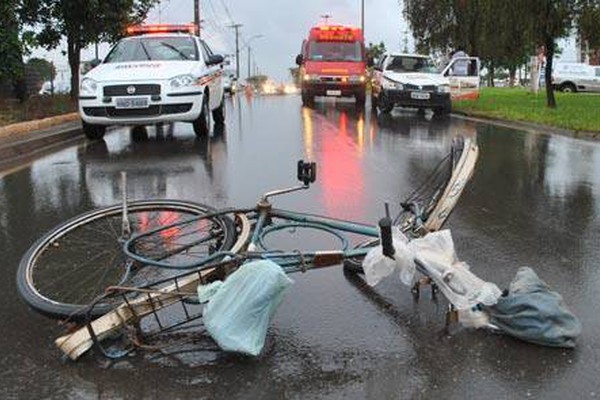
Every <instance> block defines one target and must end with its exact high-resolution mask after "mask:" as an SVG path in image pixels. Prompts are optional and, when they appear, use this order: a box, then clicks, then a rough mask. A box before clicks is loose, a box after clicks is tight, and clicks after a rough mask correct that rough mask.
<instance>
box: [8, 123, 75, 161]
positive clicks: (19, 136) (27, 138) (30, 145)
mask: <svg viewBox="0 0 600 400" xmlns="http://www.w3.org/2000/svg"><path fill="white" fill-rule="evenodd" d="M77 139H84V136H83V134H82V131H81V121H80V120H79V118H78V117H77V114H74V115H73V114H66V115H61V116H58V117H53V118H45V119H44V120H39V121H29V122H23V123H19V124H13V125H8V126H5V127H2V128H0V169H5V168H8V167H10V166H13V165H15V164H17V163H20V162H24V161H26V160H28V159H32V158H34V157H35V156H37V155H39V154H40V153H45V152H48V151H49V150H51V149H53V148H56V147H58V146H64V144H65V143H69V142H71V141H73V140H77Z"/></svg>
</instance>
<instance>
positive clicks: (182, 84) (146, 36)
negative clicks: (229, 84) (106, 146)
mask: <svg viewBox="0 0 600 400" xmlns="http://www.w3.org/2000/svg"><path fill="white" fill-rule="evenodd" d="M127 33H128V34H129V35H130V36H128V37H125V38H123V39H121V40H120V41H119V42H118V43H117V44H116V45H115V46H114V47H113V48H112V49H111V50H110V52H109V53H108V55H107V56H106V58H105V59H104V60H103V61H102V63H101V64H100V65H98V66H96V67H95V68H94V69H92V70H91V71H89V72H88V73H87V74H86V75H85V76H83V77H82V79H81V84H80V88H79V114H80V115H81V119H82V120H83V131H84V133H85V135H86V137H88V138H89V139H101V138H102V137H103V136H104V132H105V130H106V127H107V126H109V125H147V124H155V123H160V122H173V121H185V122H191V123H193V125H194V131H195V133H196V135H198V136H201V135H206V134H208V133H209V131H210V127H211V114H212V118H213V119H214V121H215V123H216V124H223V123H224V120H225V103H224V100H223V80H222V75H223V66H222V63H223V57H222V56H221V55H216V54H213V52H212V51H211V50H210V48H209V47H208V45H207V44H206V43H205V42H204V41H203V40H201V39H200V38H199V37H197V36H196V35H195V34H194V26H193V25H145V26H139V27H132V28H129V29H128V30H127Z"/></svg>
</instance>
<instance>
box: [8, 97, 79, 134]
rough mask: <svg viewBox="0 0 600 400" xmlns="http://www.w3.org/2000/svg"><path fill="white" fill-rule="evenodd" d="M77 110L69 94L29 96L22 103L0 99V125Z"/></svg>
mask: <svg viewBox="0 0 600 400" xmlns="http://www.w3.org/2000/svg"><path fill="white" fill-rule="evenodd" d="M76 110H77V102H75V101H73V100H72V99H71V97H70V96H69V95H55V96H39V95H35V96H31V97H30V98H29V99H27V101H25V102H24V103H19V101H18V100H14V99H0V126H4V125H8V124H13V123H17V122H22V121H31V120H35V119H41V118H47V117H52V116H55V115H61V114H67V113H70V112H74V111H76Z"/></svg>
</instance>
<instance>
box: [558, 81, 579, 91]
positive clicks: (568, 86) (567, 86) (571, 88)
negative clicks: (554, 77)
mask: <svg viewBox="0 0 600 400" xmlns="http://www.w3.org/2000/svg"><path fill="white" fill-rule="evenodd" d="M560 91H561V92H563V93H575V92H577V88H576V87H575V85H573V84H572V83H563V84H562V85H561V86H560Z"/></svg>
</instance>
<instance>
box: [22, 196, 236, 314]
mask: <svg viewBox="0 0 600 400" xmlns="http://www.w3.org/2000/svg"><path fill="white" fill-rule="evenodd" d="M127 208H128V215H129V220H130V221H131V228H132V231H133V232H136V231H139V230H144V229H148V230H149V229H152V228H155V227H158V226H164V225H167V224H171V223H173V220H177V219H179V218H182V217H187V216H192V217H197V216H202V215H205V214H208V213H211V212H214V209H213V208H212V207H210V206H207V205H203V204H198V203H192V202H187V201H179V200H145V201H136V202H131V203H128V206H127ZM121 217H122V206H121V205H115V206H110V207H105V208H101V209H98V210H93V211H89V212H86V213H84V214H81V215H78V216H76V217H74V218H71V219H69V220H68V221H66V222H63V223H61V224H60V225H58V226H56V227H55V228H53V229H52V230H50V231H49V232H47V233H46V234H45V235H43V236H42V237H41V238H39V239H38V240H37V241H36V242H35V243H34V244H33V245H32V246H31V247H30V248H29V249H28V251H27V252H26V253H25V255H24V256H23V257H22V259H21V261H20V264H19V269H18V271H17V288H18V292H19V294H20V295H21V297H22V298H23V299H24V301H25V302H26V303H27V304H28V305H29V306H30V307H31V308H33V309H34V310H36V311H38V312H40V313H41V314H44V315H46V316H48V317H52V318H58V319H69V320H74V321H80V320H82V319H84V318H87V317H97V316H100V315H103V314H105V313H106V312H108V311H110V310H111V309H112V308H113V304H111V303H110V302H106V303H105V302H99V303H97V304H96V305H95V306H94V307H93V309H91V310H88V309H87V308H88V307H87V305H88V304H89V303H90V302H92V301H93V300H95V299H96V298H97V296H99V295H101V294H102V293H103V292H104V289H105V288H106V287H107V286H111V285H116V284H121V283H123V282H122V278H123V274H124V273H125V272H126V271H127V268H126V267H125V266H126V265H127V262H128V260H127V259H126V258H125V256H124V253H123V252H122V243H121V242H122V240H120V239H121V238H120V237H119V236H120V226H121ZM194 219H196V218H194ZM212 219H214V221H215V223H217V224H218V225H219V226H220V229H221V232H222V233H221V234H220V235H221V237H219V238H217V239H218V241H219V246H218V249H217V250H229V249H230V248H231V247H232V246H233V244H234V242H235V234H236V233H235V225H234V223H233V221H232V220H231V219H230V218H229V217H227V216H218V217H212ZM88 238H90V239H94V241H93V242H90V241H86V239H88ZM58 249H60V251H57V250H58ZM98 265H101V266H103V265H106V266H108V267H109V268H98ZM148 269H149V268H148ZM156 270H157V269H154V271H153V272H152V273H154V274H155V275H156V274H160V271H156ZM140 275H141V274H140ZM154 278H156V276H149V277H144V276H140V277H136V279H137V280H142V282H139V283H138V284H137V285H138V286H139V285H140V284H143V283H147V282H146V281H144V279H148V280H150V279H154ZM121 300H122V299H121ZM115 301H116V300H115Z"/></svg>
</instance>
